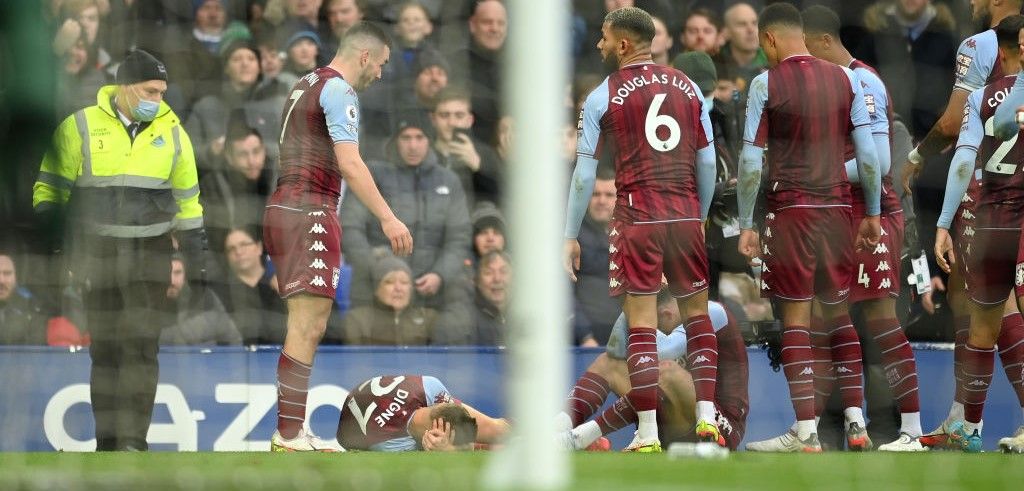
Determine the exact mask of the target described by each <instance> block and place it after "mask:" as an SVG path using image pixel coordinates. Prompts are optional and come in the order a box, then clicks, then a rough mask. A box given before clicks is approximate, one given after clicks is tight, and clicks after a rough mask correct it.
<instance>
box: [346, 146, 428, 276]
mask: <svg viewBox="0 0 1024 491" xmlns="http://www.w3.org/2000/svg"><path fill="white" fill-rule="evenodd" d="M334 155H335V157H336V158H337V160H338V169H339V170H340V171H341V176H342V177H343V178H344V179H345V181H346V182H348V188H349V190H351V191H352V192H353V193H355V194H356V197H357V198H359V201H361V202H362V203H363V204H364V205H366V208H367V209H369V210H370V213H373V216H375V217H377V220H380V226H381V229H382V230H383V231H384V236H385V237H387V238H388V240H389V241H391V250H392V251H394V253H395V254H396V255H398V256H408V255H409V254H412V247H413V244H412V234H410V233H409V229H408V227H406V226H405V224H404V223H402V221H401V220H399V219H398V217H396V216H395V214H394V212H392V211H391V207H390V206H388V204H387V202H385V201H384V197H383V196H381V194H380V191H379V190H378V189H377V183H375V182H374V181H373V176H372V175H371V174H370V170H369V169H368V168H367V167H366V163H365V162H363V158H362V157H361V156H360V155H359V146H358V145H357V144H355V143H349V142H341V143H335V144H334Z"/></svg>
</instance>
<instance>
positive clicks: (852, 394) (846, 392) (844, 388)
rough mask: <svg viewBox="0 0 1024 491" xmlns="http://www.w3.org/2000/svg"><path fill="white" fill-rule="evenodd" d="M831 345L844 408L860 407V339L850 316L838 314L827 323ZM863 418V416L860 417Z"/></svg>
mask: <svg viewBox="0 0 1024 491" xmlns="http://www.w3.org/2000/svg"><path fill="white" fill-rule="evenodd" d="M829 327H830V328H831V329H830V331H829V336H830V341H831V345H832V366H833V369H834V370H835V373H836V383H837V385H838V386H839V395H840V396H842V400H843V407H844V408H853V407H855V408H858V409H859V408H860V407H861V405H862V404H864V379H863V360H862V359H861V352H860V339H858V337H857V331H855V330H854V329H853V323H852V322H850V316H849V315H846V314H843V315H840V316H838V317H836V318H834V319H832V321H831V322H830V323H829ZM862 419H863V418H862Z"/></svg>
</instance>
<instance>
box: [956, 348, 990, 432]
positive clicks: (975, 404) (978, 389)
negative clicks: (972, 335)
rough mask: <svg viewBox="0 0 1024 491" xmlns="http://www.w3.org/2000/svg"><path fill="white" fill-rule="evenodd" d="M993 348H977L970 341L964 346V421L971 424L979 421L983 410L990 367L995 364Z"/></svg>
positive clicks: (962, 383) (988, 383)
mask: <svg viewBox="0 0 1024 491" xmlns="http://www.w3.org/2000/svg"><path fill="white" fill-rule="evenodd" d="M995 356H996V353H995V349H994V348H978V347H977V346H974V345H972V344H971V342H970V341H968V342H967V345H965V346H964V367H963V379H962V380H963V381H962V382H961V383H960V385H962V386H963V387H962V388H961V390H962V391H963V393H964V396H965V398H964V419H966V420H967V421H970V422H971V423H978V422H980V421H981V414H982V412H984V410H985V396H987V395H988V387H989V385H991V384H992V366H993V363H994V362H995Z"/></svg>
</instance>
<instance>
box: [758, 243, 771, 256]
mask: <svg viewBox="0 0 1024 491" xmlns="http://www.w3.org/2000/svg"><path fill="white" fill-rule="evenodd" d="M761 254H764V255H765V256H771V255H772V253H771V252H770V251H769V250H768V243H767V242H765V243H764V244H761Z"/></svg>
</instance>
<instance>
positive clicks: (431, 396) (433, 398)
mask: <svg viewBox="0 0 1024 491" xmlns="http://www.w3.org/2000/svg"><path fill="white" fill-rule="evenodd" d="M423 393H424V394H426V398H427V405H428V406H433V405H434V404H439V403H442V402H452V401H454V400H455V398H453V397H452V394H451V392H448V388H447V387H445V386H444V384H443V383H441V381H440V380H438V379H437V378H436V377H431V376H429V375H424V376H423Z"/></svg>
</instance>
